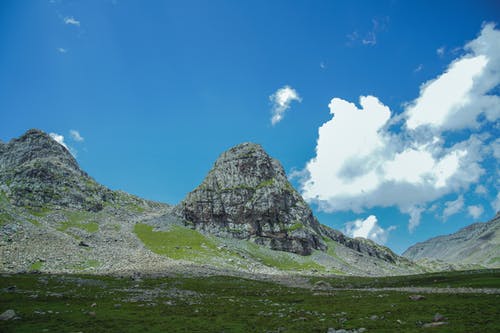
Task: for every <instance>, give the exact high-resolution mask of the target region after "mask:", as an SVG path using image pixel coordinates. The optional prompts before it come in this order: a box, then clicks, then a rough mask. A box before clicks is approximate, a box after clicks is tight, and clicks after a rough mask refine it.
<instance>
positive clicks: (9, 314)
mask: <svg viewBox="0 0 500 333" xmlns="http://www.w3.org/2000/svg"><path fill="white" fill-rule="evenodd" d="M14 318H16V312H15V311H14V310H12V309H9V310H6V311H4V312H3V313H2V314H0V320H12V319H14Z"/></svg>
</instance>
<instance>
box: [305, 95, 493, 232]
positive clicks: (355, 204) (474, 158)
mask: <svg viewBox="0 0 500 333" xmlns="http://www.w3.org/2000/svg"><path fill="white" fill-rule="evenodd" d="M360 106H361V107H360V108H358V107H357V106H356V105H354V104H353V103H349V102H347V101H344V100H342V99H339V98H334V99H332V101H331V103H330V105H329V107H330V112H331V113H332V114H333V117H332V119H331V120H329V121H328V122H326V123H325V124H323V125H322V126H321V127H320V128H319V138H318V141H317V145H316V157H315V158H313V159H312V160H310V161H309V162H308V163H307V165H306V177H304V179H303V180H302V183H301V189H302V194H303V196H304V198H305V199H306V200H308V201H310V202H316V203H317V204H318V205H319V208H320V209H322V210H324V211H343V210H352V211H354V212H361V211H363V209H364V208H371V207H375V206H382V207H387V206H398V207H399V208H400V210H401V211H402V212H405V213H408V214H410V216H411V217H412V223H411V226H410V229H413V228H414V227H415V226H416V225H418V221H419V217H420V213H421V211H422V209H423V206H424V204H425V203H427V202H429V201H432V200H435V199H437V198H439V197H441V196H442V195H444V194H447V193H450V192H452V191H453V190H458V189H460V188H464V187H466V186H468V184H470V183H471V182H474V181H477V179H478V177H479V176H480V175H481V174H482V172H483V170H482V168H481V167H480V166H479V164H478V163H477V162H478V161H479V160H480V159H481V157H482V155H481V153H480V151H479V148H478V146H481V144H482V141H480V140H479V139H478V138H476V137H472V138H470V139H469V140H466V141H464V142H461V143H459V144H456V145H453V146H451V147H448V148H445V147H443V140H442V139H440V138H439V137H437V136H434V137H431V138H430V139H429V140H427V142H425V141H423V142H420V141H419V139H418V138H417V139H414V138H410V139H411V140H407V139H406V138H405V137H404V136H403V135H400V136H398V135H394V134H391V133H389V132H388V131H387V130H386V126H387V124H388V122H389V120H390V118H391V111H390V109H389V108H388V107H387V106H385V105H383V104H382V103H381V102H380V101H379V100H378V99H377V98H376V97H373V96H367V97H361V98H360Z"/></svg>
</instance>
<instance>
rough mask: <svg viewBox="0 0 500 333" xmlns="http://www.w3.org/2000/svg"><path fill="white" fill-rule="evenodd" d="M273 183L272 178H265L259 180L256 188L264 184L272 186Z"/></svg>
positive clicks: (264, 185)
mask: <svg viewBox="0 0 500 333" xmlns="http://www.w3.org/2000/svg"><path fill="white" fill-rule="evenodd" d="M273 184H274V178H271V179H267V180H264V181H262V182H260V183H259V184H258V185H257V187H256V188H257V189H259V188H263V187H266V186H272V185H273Z"/></svg>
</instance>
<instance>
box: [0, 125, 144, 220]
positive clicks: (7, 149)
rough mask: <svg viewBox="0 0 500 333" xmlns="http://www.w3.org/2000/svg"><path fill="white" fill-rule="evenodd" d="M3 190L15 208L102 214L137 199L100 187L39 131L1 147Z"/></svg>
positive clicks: (61, 149) (0, 183) (61, 147)
mask: <svg viewBox="0 0 500 333" xmlns="http://www.w3.org/2000/svg"><path fill="white" fill-rule="evenodd" d="M0 186H1V188H0V190H1V191H3V192H4V193H5V194H6V196H7V197H8V198H9V200H10V201H11V202H12V203H13V204H14V205H16V206H20V207H28V208H33V209H38V208H45V209H46V208H48V207H52V208H70V209H81V210H86V211H99V210H101V209H102V208H103V206H104V205H105V204H106V203H113V202H117V201H120V200H123V199H126V200H132V199H133V197H132V196H129V195H127V194H121V193H120V192H114V191H111V190H109V189H107V188H106V187H104V186H102V185H100V184H98V183H97V182H96V181H94V180H93V179H92V178H91V177H89V176H88V175H87V174H86V173H85V172H84V171H82V170H81V169H80V168H79V166H78V163H77V162H76V160H75V159H74V157H73V156H72V155H71V154H70V152H69V151H68V150H67V149H66V148H65V147H64V146H62V145H60V144H59V143H58V142H56V141H55V140H53V139H52V138H51V137H50V136H49V135H48V134H47V133H44V132H42V131H40V130H36V129H32V130H29V131H27V132H26V133H25V134H24V135H22V136H21V137H19V138H17V139H13V140H11V141H10V142H8V143H6V144H4V143H1V144H0ZM139 201H141V200H139Z"/></svg>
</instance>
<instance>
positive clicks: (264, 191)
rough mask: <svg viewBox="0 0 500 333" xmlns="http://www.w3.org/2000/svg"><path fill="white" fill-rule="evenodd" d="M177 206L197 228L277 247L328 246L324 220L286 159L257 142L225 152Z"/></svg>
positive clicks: (306, 248)
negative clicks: (290, 176)
mask: <svg viewBox="0 0 500 333" xmlns="http://www.w3.org/2000/svg"><path fill="white" fill-rule="evenodd" d="M175 211H176V213H177V214H178V215H179V216H180V217H181V218H183V219H184V220H186V221H187V222H188V223H191V224H192V225H193V226H194V227H195V228H196V229H200V230H203V231H207V232H210V233H212V234H215V235H218V236H231V237H235V238H239V239H251V240H253V241H255V242H256V243H258V244H262V245H266V246H268V247H270V248H271V249H274V250H282V251H287V252H294V253H298V254H303V255H306V254H310V253H311V251H312V249H320V250H324V249H325V248H326V246H325V244H324V242H323V241H322V239H321V236H320V228H319V223H318V221H317V220H316V219H315V218H314V216H313V214H312V212H311V209H310V208H309V207H308V205H307V204H306V203H305V202H304V200H303V199H302V197H301V196H300V194H299V193H297V192H296V191H295V190H294V189H293V187H292V186H291V185H290V183H289V182H288V180H287V178H286V175H285V172H284V170H283V167H282V166H281V164H280V163H279V162H278V161H277V160H275V159H273V158H271V157H270V156H269V155H268V154H267V153H266V152H265V151H264V150H263V149H262V147H261V146H260V145H257V144H253V143H243V144H240V145H237V146H235V147H233V148H231V149H229V150H228V151H226V152H224V153H223V154H222V155H221V156H220V157H219V158H218V159H217V161H216V162H215V164H214V166H213V168H212V170H210V172H209V173H208V175H207V177H206V178H205V180H203V182H202V183H201V184H200V185H199V186H198V187H197V188H196V189H195V190H194V191H192V192H191V193H189V194H188V195H187V197H186V198H185V199H184V200H183V201H182V202H181V203H180V204H179V206H178V207H176V209H175Z"/></svg>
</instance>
